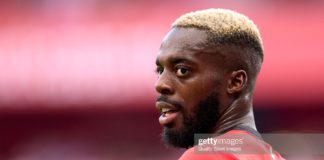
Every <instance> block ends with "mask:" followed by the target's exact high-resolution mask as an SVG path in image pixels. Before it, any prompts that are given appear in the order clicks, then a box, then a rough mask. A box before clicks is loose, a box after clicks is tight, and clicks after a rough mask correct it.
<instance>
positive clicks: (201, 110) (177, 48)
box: [155, 28, 225, 147]
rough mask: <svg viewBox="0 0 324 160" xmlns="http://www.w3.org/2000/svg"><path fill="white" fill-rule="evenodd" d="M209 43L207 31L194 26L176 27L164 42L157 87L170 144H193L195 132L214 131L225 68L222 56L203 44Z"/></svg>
mask: <svg viewBox="0 0 324 160" xmlns="http://www.w3.org/2000/svg"><path fill="white" fill-rule="evenodd" d="M206 42H207V34H206V32H205V31H202V30H198V29H193V28H174V29H172V30H171V31H170V32H169V33H168V35H167V36H166V37H165V39H164V40H163V42H162V45H161V48H160V52H159V55H158V56H157V59H156V63H157V72H158V74H159V78H158V80H157V82H156V85H155V88H156V91H157V92H158V93H159V94H160V96H159V97H158V98H157V102H156V107H157V109H158V110H159V111H160V112H161V116H160V118H159V122H160V124H161V125H162V126H163V127H164V129H163V133H162V137H163V140H164V141H165V142H166V143H167V144H170V145H173V146H176V147H190V146H192V145H193V142H194V133H211V132H212V131H213V129H214V127H215V125H216V123H217V121H218V118H219V106H220V105H221V104H222V97H223V96H224V94H222V93H224V90H225V88H224V86H225V85H224V69H222V67H221V66H222V65H221V64H222V59H221V57H220V56H218V55H217V53H210V50H208V49H207V48H206V47H204V45H203V44H205V43H206Z"/></svg>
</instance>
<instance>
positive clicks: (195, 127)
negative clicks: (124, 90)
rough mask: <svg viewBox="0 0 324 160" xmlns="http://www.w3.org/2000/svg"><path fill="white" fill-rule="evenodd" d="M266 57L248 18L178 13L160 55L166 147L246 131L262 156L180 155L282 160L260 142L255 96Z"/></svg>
mask: <svg viewBox="0 0 324 160" xmlns="http://www.w3.org/2000/svg"><path fill="white" fill-rule="evenodd" d="M262 61H263V49H262V41H261V37H260V34H259V31H258V29H257V27H256V26H255V24H254V23H253V22H252V21H251V20H249V19H248V18H247V17H246V16H244V15H242V14H239V13H236V12H234V11H230V10H225V9H208V10H202V11H196V12H191V13H188V14H185V15H183V16H181V17H179V18H178V19H177V20H176V21H175V22H174V23H173V25H172V28H171V30H170V32H169V33H168V34H167V35H166V37H165V38H164V39H163V42H162V44H161V47H160V52H159V54H158V56H157V59H156V65H157V69H156V71H157V73H158V75H159V77H158V80H157V82H156V85H155V88H156V91H157V92H158V93H159V94H160V95H159V97H158V98H157V102H156V108H157V109H158V110H159V111H160V112H161V116H160V118H159V122H160V124H161V125H162V126H163V133H162V138H163V140H164V142H165V143H166V144H168V145H171V146H175V147H182V148H190V147H192V146H194V135H195V134H198V133H217V134H223V135H231V134H243V135H246V137H249V138H247V139H249V140H248V141H247V142H246V145H251V146H254V147H255V146H257V148H259V149H257V150H258V153H260V152H261V154H262V155H260V154H253V153H250V154H234V153H228V152H220V153H218V154H217V153H215V154H198V153H196V152H195V151H194V149H193V148H190V149H188V150H187V151H186V152H185V153H184V154H183V155H182V157H181V158H180V159H262V158H263V159H282V158H281V157H280V155H279V154H277V153H276V152H273V151H272V149H271V146H269V145H268V144H266V143H265V142H263V141H262V140H261V138H258V137H260V136H259V134H258V132H257V131H256V126H255V123H254V117H253V110H252V95H253V89H254V86H255V81H256V78H257V75H258V73H259V71H260V68H261V64H262Z"/></svg>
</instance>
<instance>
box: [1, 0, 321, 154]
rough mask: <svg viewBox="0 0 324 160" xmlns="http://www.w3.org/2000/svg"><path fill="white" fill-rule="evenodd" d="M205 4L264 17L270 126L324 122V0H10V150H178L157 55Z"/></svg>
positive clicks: (260, 20) (5, 82)
mask: <svg viewBox="0 0 324 160" xmlns="http://www.w3.org/2000/svg"><path fill="white" fill-rule="evenodd" d="M205 8H228V9H233V10H236V11H239V12H242V13H244V14H246V15H247V16H249V17H250V18H251V19H253V20H254V22H255V23H256V24H257V25H258V26H259V29H260V31H261V34H262V37H263V43H264V54H265V61H264V64H263V68H262V71H261V74H260V76H259V79H258V82H257V86H256V91H255V99H254V105H255V109H254V110H255V117H256V121H257V125H258V129H259V131H260V132H261V133H269V132H272V133H273V132H295V133H296V132H298V133H322V132H324V128H323V121H324V116H323V114H324V108H323V107H324V106H323V105H324V100H323V95H324V70H323V68H324V63H323V58H324V53H323V51H324V45H323V42H324V30H323V28H324V12H323V11H324V1H320V0H318V1H301V0H300V1H292V0H284V1H282V0H258V1H244V0H241V1H238V0H187V1H184V0H179V1H174V0H164V1H158V0H150V1H148V0H136V1H132V0H119V1H117V0H69V1H65V0H28V1H27V0H1V1H0V159H1V160H2V159H4V160H18V159H28V160H29V159H42V160H44V159H50V160H52V159H53V160H54V159H60V160H61V159H91V160H95V159H98V160H101V159H121V160H124V159H161V160H164V159H176V158H178V157H179V156H180V155H181V153H182V152H183V151H184V150H181V149H172V148H169V149H167V148H165V147H164V145H163V144H162V143H161V141H160V137H159V134H160V131H161V127H160V126H159V123H158V113H157V112H156V111H155V109H154V101H155V96H156V93H155V91H154V82H155V80H156V78H157V76H156V75H155V73H154V69H155V56H156V54H157V53H158V49H159V45H160V42H161V40H162V38H163V37H164V35H165V34H166V33H167V32H168V30H169V29H170V24H171V23H172V22H173V20H175V19H176V18H177V17H178V16H180V15H181V14H183V13H185V12H189V11H193V10H198V9H205Z"/></svg>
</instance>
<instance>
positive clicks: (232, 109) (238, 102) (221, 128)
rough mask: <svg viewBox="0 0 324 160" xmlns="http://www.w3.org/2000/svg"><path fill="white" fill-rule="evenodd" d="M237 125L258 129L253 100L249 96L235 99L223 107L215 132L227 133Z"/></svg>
mask: <svg viewBox="0 0 324 160" xmlns="http://www.w3.org/2000/svg"><path fill="white" fill-rule="evenodd" d="M237 126H247V127H250V128H253V129H255V130H256V126H255V122H254V116H253V109H252V100H251V98H250V97H249V96H246V97H240V98H238V99H235V100H233V101H232V103H230V105H228V106H227V107H225V108H224V109H223V111H222V112H221V114H220V118H219V120H218V122H217V125H216V127H215V129H214V132H215V133H219V134H220V133H225V132H227V131H229V130H231V129H233V128H235V127H237Z"/></svg>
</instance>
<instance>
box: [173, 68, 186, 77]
mask: <svg viewBox="0 0 324 160" xmlns="http://www.w3.org/2000/svg"><path fill="white" fill-rule="evenodd" d="M188 73H189V69H188V68H186V67H178V68H177V69H176V75H177V76H178V77H184V76H186V75H188Z"/></svg>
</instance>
